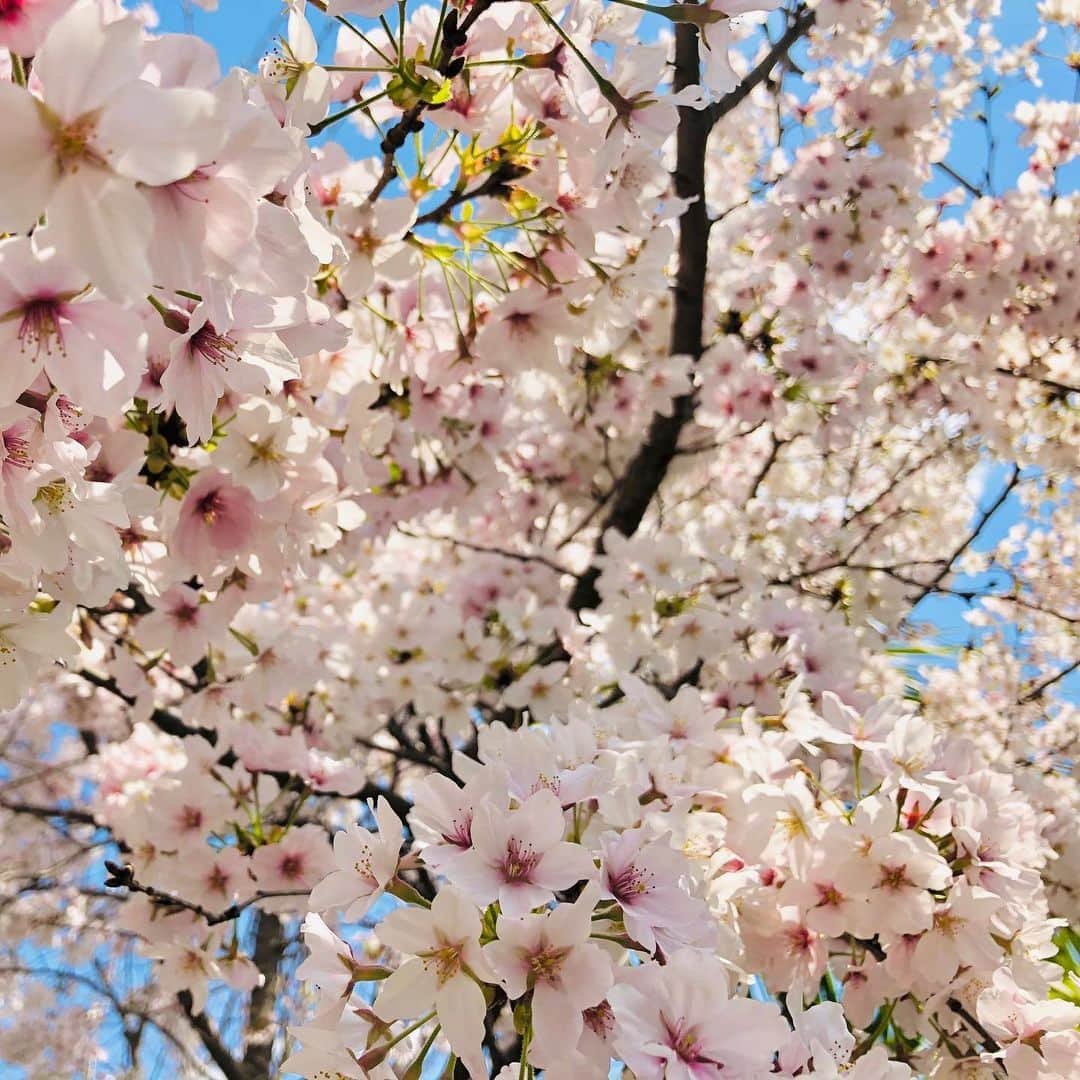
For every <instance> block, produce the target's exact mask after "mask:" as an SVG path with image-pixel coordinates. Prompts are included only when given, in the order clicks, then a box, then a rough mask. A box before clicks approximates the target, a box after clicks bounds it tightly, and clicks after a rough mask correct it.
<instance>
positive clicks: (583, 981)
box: [484, 882, 612, 1068]
mask: <svg viewBox="0 0 1080 1080" xmlns="http://www.w3.org/2000/svg"><path fill="white" fill-rule="evenodd" d="M599 892H600V889H599V886H598V885H597V884H596V882H590V883H589V884H588V885H587V886H586V887H585V889H584V890H583V891H582V893H581V896H579V897H578V899H577V900H576V901H575V902H574V903H573V904H560V905H559V906H558V907H557V908H555V910H554V911H550V912H545V913H544V914H543V915H526V916H525V917H524V918H520V919H513V918H509V917H507V916H506V915H500V916H499V920H498V923H497V924H496V930H497V933H498V935H499V936H498V940H497V941H493V942H491V943H490V944H489V945H485V946H484V956H485V958H486V959H487V960H488V961H489V962H490V964H491V966H492V968H494V970H495V973H496V976H497V977H498V980H499V983H500V984H501V985H502V987H503V989H504V990H505V991H506V996H507V997H508V998H509V999H510V1000H511V1001H516V1000H517V999H518V998H520V997H522V996H523V995H524V994H525V993H526V991H528V990H532V1020H533V1041H532V1042H531V1044H530V1047H529V1061H530V1063H531V1064H533V1065H539V1066H541V1067H542V1068H548V1067H549V1066H550V1065H552V1064H554V1063H555V1062H557V1061H560V1060H562V1059H565V1058H566V1057H567V1056H570V1055H573V1054H574V1053H575V1052H576V1050H577V1043H578V1039H579V1038H580V1036H581V1032H582V1029H583V1028H584V1026H585V1020H584V1015H583V1014H584V1012H585V1010H586V1009H590V1008H593V1007H594V1006H597V1005H599V1004H600V1002H601V1001H603V999H604V995H605V994H606V993H607V991H608V988H609V987H610V986H611V982H612V974H611V962H610V961H609V960H608V958H607V956H606V955H605V954H604V951H603V950H602V949H601V948H600V947H599V946H598V945H596V944H593V943H591V942H590V941H589V934H590V931H591V929H592V912H593V908H594V907H595V906H596V901H597V898H598V896H599Z"/></svg>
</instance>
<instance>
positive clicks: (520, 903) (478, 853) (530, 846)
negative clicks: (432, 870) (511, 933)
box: [446, 788, 595, 915]
mask: <svg viewBox="0 0 1080 1080" xmlns="http://www.w3.org/2000/svg"><path fill="white" fill-rule="evenodd" d="M565 828H566V826H565V822H564V821H563V813H562V807H561V806H560V805H559V800H558V799H557V798H556V797H555V796H554V795H553V794H552V793H551V792H550V791H548V790H547V789H546V788H545V789H543V790H541V791H538V792H537V793H536V794H535V795H533V796H531V797H530V798H529V799H527V800H526V801H525V802H524V803H522V804H521V806H520V807H518V808H517V809H516V810H511V811H510V812H509V813H504V812H500V811H499V810H497V809H496V808H495V807H494V806H492V804H491V803H489V802H487V801H486V800H485V801H484V802H482V803H481V804H480V805H479V806H478V807H477V808H476V813H475V816H474V817H473V821H472V844H473V846H472V849H471V850H470V851H467V852H465V853H464V854H463V855H461V856H460V857H459V858H457V859H455V860H454V862H453V863H452V864H451V865H450V866H448V867H447V868H446V873H447V874H448V875H449V877H450V880H451V881H452V882H453V883H454V884H455V885H457V886H458V887H460V888H462V889H464V890H465V891H466V892H467V893H469V895H470V896H472V897H473V898H474V899H475V900H476V901H477V903H480V904H490V903H491V902H492V901H493V900H498V901H499V906H500V907H501V908H502V911H503V913H504V914H506V915H524V914H526V912H528V911H530V910H531V909H532V908H534V907H539V906H540V905H541V904H546V903H548V902H549V901H550V900H551V899H552V898H553V896H554V893H555V891H556V890H558V889H566V888H569V887H570V886H571V885H575V884H576V883H577V882H579V881H581V880H582V879H583V878H587V877H591V876H592V875H593V873H594V872H595V868H594V866H593V861H592V858H591V857H590V855H589V853H588V851H586V849H585V848H583V847H581V846H580V845H579V844H568V843H566V842H564V841H563V838H562V837H563V833H564V831H565Z"/></svg>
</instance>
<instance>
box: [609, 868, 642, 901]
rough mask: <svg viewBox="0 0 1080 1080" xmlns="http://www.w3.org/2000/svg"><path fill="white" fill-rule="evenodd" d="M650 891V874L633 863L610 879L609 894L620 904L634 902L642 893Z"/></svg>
mask: <svg viewBox="0 0 1080 1080" xmlns="http://www.w3.org/2000/svg"><path fill="white" fill-rule="evenodd" d="M651 891H652V874H650V873H649V872H648V871H647V870H642V869H641V868H640V867H638V866H636V865H635V864H634V863H630V865H629V866H624V867H623V868H622V869H621V870H620V871H619V872H618V874H616V875H614V876H613V877H612V878H611V894H612V896H614V897H615V899H616V900H618V901H619V902H620V903H625V902H626V901H632V900H636V899H637V898H638V897H640V896H641V895H642V894H643V893H647V892H651Z"/></svg>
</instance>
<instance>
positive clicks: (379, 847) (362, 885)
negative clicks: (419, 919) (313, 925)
mask: <svg viewBox="0 0 1080 1080" xmlns="http://www.w3.org/2000/svg"><path fill="white" fill-rule="evenodd" d="M375 817H376V820H377V821H378V823H379V832H378V835H375V834H373V833H370V832H368V830H367V829H364V828H361V826H359V825H356V824H349V825H348V826H347V827H346V828H344V829H342V830H341V832H339V833H337V835H335V837H334V864H335V866H336V867H337V869H335V870H334V871H333V872H332V873H330V874H329V875H327V876H326V877H325V878H324V879H323V880H322V881H320V882H319V884H318V885H316V886H315V888H314V889H313V890H312V892H311V901H310V904H311V907H312V909H313V910H315V911H328V910H329V909H330V908H342V907H343V908H345V918H346V919H362V918H363V917H364V916H365V915H366V914H367V913H368V911H369V910H370V909H371V905H372V904H374V903H375V901H376V900H378V899H379V897H380V896H382V894H383V893H384V892H385V891H386V887H387V886H388V885H389V884H390V882H391V881H392V880H393V877H394V874H396V873H397V866H398V855H399V854H400V852H401V833H402V824H401V818H399V817H398V816H397V814H395V813H394V811H393V808H392V807H391V806H390V804H389V803H388V802H387V801H386V799H384V798H382V797H381V796H380V798H379V802H378V805H377V807H376V810H375Z"/></svg>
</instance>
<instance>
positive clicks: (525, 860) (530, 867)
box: [502, 838, 540, 881]
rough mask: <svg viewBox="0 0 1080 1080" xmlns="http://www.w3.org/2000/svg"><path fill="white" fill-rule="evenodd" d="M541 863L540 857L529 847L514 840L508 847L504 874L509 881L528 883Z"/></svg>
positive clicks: (504, 860)
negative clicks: (530, 876)
mask: <svg viewBox="0 0 1080 1080" xmlns="http://www.w3.org/2000/svg"><path fill="white" fill-rule="evenodd" d="M539 861H540V856H539V855H537V854H536V852H535V851H533V849H532V848H531V847H530V846H529V845H527V844H522V843H521V841H520V840H517V839H516V838H512V839H511V840H510V842H509V843H508V844H507V845H506V857H505V858H504V859H503V867H502V868H503V874H504V875H505V876H506V880H507V881H527V880H528V878H529V875H530V874H532V872H533V871H534V870H535V869H536V864H537V863H538V862H539Z"/></svg>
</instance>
